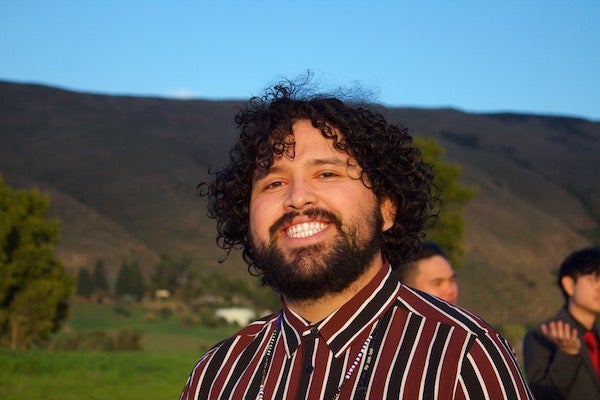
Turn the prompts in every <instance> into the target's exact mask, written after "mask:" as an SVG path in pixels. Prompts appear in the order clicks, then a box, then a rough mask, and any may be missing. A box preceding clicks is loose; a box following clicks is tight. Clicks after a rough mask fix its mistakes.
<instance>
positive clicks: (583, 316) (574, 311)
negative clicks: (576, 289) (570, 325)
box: [567, 301, 598, 330]
mask: <svg viewBox="0 0 600 400" xmlns="http://www.w3.org/2000/svg"><path fill="white" fill-rule="evenodd" d="M567 309H568V310H569V313H570V314H571V315H572V316H573V318H575V319H576V320H577V322H579V323H580V324H581V325H583V326H584V327H585V329H587V330H590V329H592V328H593V326H594V322H595V321H596V317H597V316H598V315H597V314H595V313H593V312H591V311H589V310H586V309H584V308H581V307H579V306H577V305H576V304H574V303H573V302H572V301H570V302H569V304H568V305H567Z"/></svg>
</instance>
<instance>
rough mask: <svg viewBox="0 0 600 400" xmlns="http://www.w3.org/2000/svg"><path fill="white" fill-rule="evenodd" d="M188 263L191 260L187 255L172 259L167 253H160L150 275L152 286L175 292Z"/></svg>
mask: <svg viewBox="0 0 600 400" xmlns="http://www.w3.org/2000/svg"><path fill="white" fill-rule="evenodd" d="M190 265H191V260H190V259H189V258H187V257H182V258H181V259H180V260H174V259H172V258H171V257H169V256H167V255H161V256H160V260H159V261H158V264H156V268H155V270H154V273H153V274H152V277H151V281H152V285H153V288H154V289H167V290H169V292H170V293H173V294H175V293H176V292H177V291H178V290H179V289H180V288H181V286H182V285H183V283H184V281H185V278H186V276H187V272H188V270H189V269H190Z"/></svg>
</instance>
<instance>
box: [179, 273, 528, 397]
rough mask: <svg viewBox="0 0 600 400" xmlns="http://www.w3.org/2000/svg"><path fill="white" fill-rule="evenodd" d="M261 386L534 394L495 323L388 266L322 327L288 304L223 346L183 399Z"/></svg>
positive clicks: (272, 392) (274, 391) (367, 393)
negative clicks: (408, 282) (402, 278)
mask: <svg viewBox="0 0 600 400" xmlns="http://www.w3.org/2000/svg"><path fill="white" fill-rule="evenodd" d="M274 331H275V334H274ZM269 343H271V345H269ZM267 353H269V355H267ZM353 364H354V366H353ZM345 377H346V378H345ZM261 384H262V389H261ZM340 387H341V389H340ZM261 391H262V392H263V393H264V395H263V397H262V398H264V399H326V400H327V399H335V398H336V395H337V396H339V397H337V398H339V399H377V400H381V399H405V400H408V399H532V398H533V396H532V395H531V393H530V391H529V389H528V387H527V385H526V383H525V381H524V379H523V376H522V375H521V372H520V370H519V367H518V365H517V362H516V360H515V358H514V355H513V352H512V349H511V348H510V346H509V345H508V343H507V342H506V341H505V340H504V339H503V338H501V337H500V335H499V334H498V333H497V332H496V331H495V330H494V329H493V328H492V327H491V326H489V325H488V324H487V323H486V322H485V321H483V320H482V319H480V318H479V317H477V316H475V315H473V314H471V313H469V312H467V311H465V310H463V309H461V308H459V307H456V306H453V305H450V304H448V303H445V302H443V301H441V300H438V299H436V298H434V297H432V296H429V295H427V294H424V293H422V292H418V291H415V290H413V289H411V288H408V287H406V286H404V285H401V284H400V283H399V282H398V280H397V279H396V278H395V277H394V276H393V275H392V274H391V270H390V269H389V267H388V268H387V269H383V270H382V271H381V272H380V273H379V274H378V275H377V276H376V277H375V278H374V279H373V280H372V281H371V282H370V283H369V284H368V285H367V286H366V287H364V288H363V289H362V290H361V291H360V292H359V293H357V294H356V296H354V297H353V298H352V299H351V300H350V301H349V302H348V303H346V304H345V305H343V306H342V307H341V308H339V309H338V310H336V311H335V312H334V313H332V314H331V315H330V316H329V317H327V318H326V319H324V320H323V321H321V322H319V323H317V324H312V325H311V324H309V323H307V322H306V321H304V320H303V319H302V318H301V317H300V316H299V315H297V314H295V313H294V312H293V311H291V310H290V309H288V308H286V306H285V304H284V305H283V310H282V311H281V312H279V313H276V314H273V315H271V316H268V317H266V318H263V319H261V320H259V321H256V322H254V323H252V324H250V325H249V326H247V327H246V328H244V329H242V330H241V331H240V332H238V333H237V334H235V335H234V336H233V337H231V338H229V339H227V340H225V341H223V342H221V343H219V344H218V345H216V346H215V347H213V348H212V349H211V350H210V351H209V352H208V353H206V354H205V355H204V356H203V357H202V358H201V359H200V360H199V361H198V363H197V364H196V366H195V368H194V369H193V370H192V373H191V375H190V377H189V379H188V381H187V383H186V385H185V388H184V390H183V392H182V394H181V399H182V400H205V399H257V398H260V396H259V392H261ZM338 391H339V393H338Z"/></svg>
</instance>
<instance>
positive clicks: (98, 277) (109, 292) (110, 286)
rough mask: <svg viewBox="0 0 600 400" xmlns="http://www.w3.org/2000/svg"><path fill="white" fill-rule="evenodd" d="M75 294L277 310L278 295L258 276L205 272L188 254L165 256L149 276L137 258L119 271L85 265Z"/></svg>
mask: <svg viewBox="0 0 600 400" xmlns="http://www.w3.org/2000/svg"><path fill="white" fill-rule="evenodd" d="M76 294H77V295H78V296H80V297H82V298H85V299H88V300H90V301H94V302H109V301H112V302H123V301H125V302H127V301H130V302H131V301H133V302H137V301H141V300H157V301H166V300H172V301H177V302H180V303H182V304H185V305H188V306H193V305H198V304H214V305H215V306H247V307H251V308H254V309H256V310H264V309H275V308H277V307H278V304H279V303H278V298H277V296H276V295H275V294H273V293H272V291H271V290H269V289H267V288H264V287H260V286H259V283H258V279H254V280H252V279H248V280H243V279H234V278H231V277H228V276H226V275H224V274H218V273H212V274H205V273H201V272H200V268H199V267H197V266H194V265H193V264H192V262H191V260H190V259H189V258H187V257H181V258H179V259H175V258H172V257H170V256H167V255H162V256H161V257H160V259H159V261H158V263H157V264H156V265H155V267H154V269H153V272H152V274H151V275H150V276H149V278H148V279H146V278H145V277H144V274H142V271H141V269H140V265H139V263H138V262H137V261H123V262H122V263H121V265H120V266H119V268H118V270H117V272H116V274H113V275H111V274H109V273H108V270H107V268H106V265H105V263H104V262H103V261H102V260H97V261H96V263H95V264H94V266H93V267H85V266H82V267H80V268H79V271H78V274H77V285H76Z"/></svg>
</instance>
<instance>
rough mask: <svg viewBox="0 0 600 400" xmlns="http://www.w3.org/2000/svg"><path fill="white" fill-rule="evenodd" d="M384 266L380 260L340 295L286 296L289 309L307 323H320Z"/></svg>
mask: <svg viewBox="0 0 600 400" xmlns="http://www.w3.org/2000/svg"><path fill="white" fill-rule="evenodd" d="M383 266H384V264H383V260H382V259H380V258H378V261H377V262H375V263H373V264H371V266H370V267H369V268H368V269H367V270H366V271H365V272H364V273H363V274H362V275H361V276H360V277H359V278H358V279H357V280H356V281H354V282H353V283H352V284H351V285H350V286H348V287H347V288H346V289H345V290H344V291H342V292H339V293H330V294H327V295H325V296H323V297H321V298H319V299H313V300H294V299H288V298H287V297H285V295H284V296H283V298H284V299H285V303H286V304H287V306H288V307H289V309H290V310H292V311H294V312H295V313H296V314H298V315H300V316H301V317H302V318H304V319H305V320H306V321H308V322H310V323H315V322H319V321H321V320H323V319H325V318H326V317H327V316H329V315H330V314H331V313H332V312H334V311H335V310H337V309H338V308H340V307H341V306H343V305H344V304H346V303H347V302H348V301H349V300H350V299H351V298H352V297H354V296H355V295H356V294H357V293H358V292H359V291H360V290H361V289H362V288H364V287H365V286H366V285H367V284H368V283H369V282H370V281H371V280H372V279H373V278H374V277H375V275H377V273H378V272H379V271H380V270H381V269H382V268H383Z"/></svg>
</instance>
